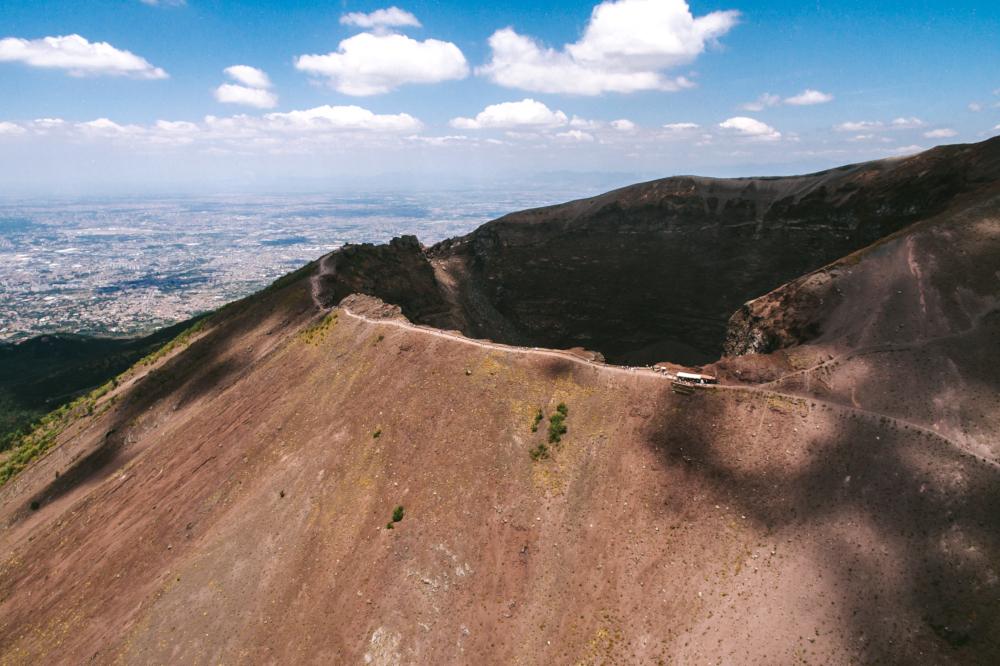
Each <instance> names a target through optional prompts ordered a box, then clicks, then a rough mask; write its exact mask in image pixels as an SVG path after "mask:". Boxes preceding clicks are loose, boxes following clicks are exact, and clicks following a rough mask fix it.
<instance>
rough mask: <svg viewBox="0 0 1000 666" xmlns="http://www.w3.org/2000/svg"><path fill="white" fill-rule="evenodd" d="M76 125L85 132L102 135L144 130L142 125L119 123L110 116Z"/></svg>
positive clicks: (135, 132)
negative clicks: (109, 117)
mask: <svg viewBox="0 0 1000 666" xmlns="http://www.w3.org/2000/svg"><path fill="white" fill-rule="evenodd" d="M75 127H76V128H77V129H79V130H81V131H83V132H84V133H85V134H90V135H100V136H120V135H139V134H142V133H143V132H144V129H143V128H142V127H141V126H140V125H119V124H118V123H116V122H115V121H113V120H110V119H108V118H98V119H97V120H90V121H87V122H83V123H76V125H75Z"/></svg>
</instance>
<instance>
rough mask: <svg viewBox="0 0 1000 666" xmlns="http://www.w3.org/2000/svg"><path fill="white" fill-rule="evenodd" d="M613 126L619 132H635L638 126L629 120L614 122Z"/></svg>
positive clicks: (621, 119)
mask: <svg viewBox="0 0 1000 666" xmlns="http://www.w3.org/2000/svg"><path fill="white" fill-rule="evenodd" d="M611 126H612V127H613V128H615V129H616V130H618V131H619V132H634V131H635V129H636V125H635V123H634V122H632V121H631V120H629V119H628V118H620V119H618V120H612V121H611Z"/></svg>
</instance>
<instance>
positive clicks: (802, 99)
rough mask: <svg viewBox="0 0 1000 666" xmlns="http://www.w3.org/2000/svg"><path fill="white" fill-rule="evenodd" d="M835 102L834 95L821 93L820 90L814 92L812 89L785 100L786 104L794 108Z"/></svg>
mask: <svg viewBox="0 0 1000 666" xmlns="http://www.w3.org/2000/svg"><path fill="white" fill-rule="evenodd" d="M832 100H833V95H831V94H829V93H825V92H820V91H819V90H813V89H812V88H807V89H805V90H803V91H802V92H800V93H799V94H798V95H794V96H792V97H788V98H786V99H785V104H791V105H793V106H810V105H813V104H825V103H827V102H830V101H832Z"/></svg>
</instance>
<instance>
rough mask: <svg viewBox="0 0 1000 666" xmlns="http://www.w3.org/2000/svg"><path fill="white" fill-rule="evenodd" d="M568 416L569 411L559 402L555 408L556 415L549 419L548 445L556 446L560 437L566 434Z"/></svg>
mask: <svg viewBox="0 0 1000 666" xmlns="http://www.w3.org/2000/svg"><path fill="white" fill-rule="evenodd" d="M568 414H569V409H568V408H567V407H566V404H565V403H562V402H560V403H559V406H558V407H556V413H555V414H553V415H552V416H550V417H549V444H556V443H558V442H559V441H560V440H561V439H562V436H563V435H565V434H566V424H565V423H564V421H565V420H566V416H567V415H568Z"/></svg>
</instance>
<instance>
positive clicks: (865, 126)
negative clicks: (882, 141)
mask: <svg viewBox="0 0 1000 666" xmlns="http://www.w3.org/2000/svg"><path fill="white" fill-rule="evenodd" d="M884 127H885V125H884V124H882V122H881V121H878V120H859V121H848V122H846V123H840V124H839V125H835V126H834V128H833V129H835V130H837V131H838V132H877V131H879V130H881V129H883V128H884Z"/></svg>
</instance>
